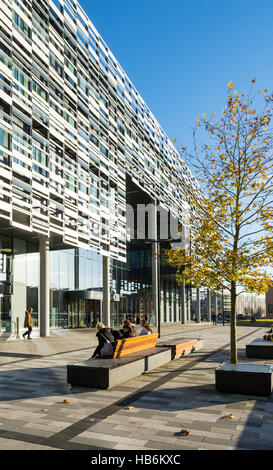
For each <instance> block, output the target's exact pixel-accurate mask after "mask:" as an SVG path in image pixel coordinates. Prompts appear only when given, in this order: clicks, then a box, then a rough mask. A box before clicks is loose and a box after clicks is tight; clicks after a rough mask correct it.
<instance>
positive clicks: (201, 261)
mask: <svg viewBox="0 0 273 470" xmlns="http://www.w3.org/2000/svg"><path fill="white" fill-rule="evenodd" d="M255 82H256V78H255V79H253V80H252V84H251V86H250V90H249V92H248V93H247V94H246V95H244V94H238V92H237V91H234V92H233V91H232V89H233V82H232V81H231V82H230V83H229V84H228V89H229V90H228V97H227V102H226V105H225V107H224V109H223V111H222V114H221V117H220V119H218V120H217V118H216V116H215V115H212V116H211V118H210V119H207V117H206V115H205V114H203V115H202V116H199V117H198V119H197V123H196V126H195V129H194V151H193V153H192V154H189V153H188V152H187V149H185V148H183V149H182V151H181V154H182V157H183V158H184V159H186V160H187V162H188V163H189V165H191V167H192V168H193V171H194V173H195V175H196V177H197V179H198V180H199V182H200V191H196V189H195V188H193V187H191V186H190V185H189V184H188V185H187V187H186V196H187V198H188V201H189V204H190V206H191V208H192V210H191V227H192V230H191V235H190V244H189V245H188V246H187V247H186V248H184V249H183V250H175V249H173V248H171V249H169V250H167V251H166V252H165V258H166V260H167V262H168V263H169V264H171V265H172V266H173V267H175V268H176V270H177V280H178V282H179V283H181V282H182V280H184V281H185V283H186V284H191V285H195V286H196V287H200V286H207V287H208V288H211V289H212V290H215V291H220V290H221V289H222V288H224V289H228V290H229V291H230V295H231V316H230V361H231V363H236V362H237V345H236V299H237V296H238V295H239V294H240V293H242V292H253V293H257V294H262V293H265V292H266V291H267V289H268V287H269V285H271V276H270V275H269V274H268V272H267V266H269V265H270V264H271V263H272V262H273V238H272V231H273V227H272V221H273V206H272V203H273V185H272V184H273V158H272V147H273V138H272V134H271V129H270V123H271V120H272V103H273V95H269V94H268V93H267V90H264V92H263V94H261V91H260V90H258V93H257V96H256V99H257V98H259V99H260V100H262V106H261V110H260V112H258V111H256V109H254V104H253V103H254V98H253V88H254V83H255ZM262 95H263V96H262ZM201 129H202V130H204V131H205V135H206V136H207V137H209V139H208V140H209V143H206V144H204V143H201V144H198V143H197V130H201ZM182 164H183V163H182ZM184 184H185V183H184Z"/></svg>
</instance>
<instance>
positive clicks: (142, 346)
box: [113, 333, 158, 359]
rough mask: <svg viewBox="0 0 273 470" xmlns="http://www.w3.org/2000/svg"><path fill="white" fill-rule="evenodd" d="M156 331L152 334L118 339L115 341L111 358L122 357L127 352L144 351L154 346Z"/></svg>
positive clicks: (156, 337) (156, 336) (156, 338)
mask: <svg viewBox="0 0 273 470" xmlns="http://www.w3.org/2000/svg"><path fill="white" fill-rule="evenodd" d="M157 340H158V333H155V334H152V335H143V336H135V337H133V338H126V339H119V340H118V341H117V343H116V348H115V352H114V355H113V358H114V359H116V358H118V357H124V356H127V355H128V354H134V353H136V352H140V351H145V350H146V349H151V348H154V347H155V346H156V342H157Z"/></svg>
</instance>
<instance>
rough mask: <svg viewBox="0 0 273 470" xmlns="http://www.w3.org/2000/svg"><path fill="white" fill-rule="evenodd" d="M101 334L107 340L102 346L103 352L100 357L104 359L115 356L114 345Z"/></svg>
mask: <svg viewBox="0 0 273 470" xmlns="http://www.w3.org/2000/svg"><path fill="white" fill-rule="evenodd" d="M100 334H101V336H102V337H103V338H104V339H105V343H104V345H103V346H102V348H101V351H100V356H102V357H104V356H113V354H114V347H113V345H112V344H111V343H110V341H109V340H108V339H107V338H105V336H104V335H103V334H102V333H100Z"/></svg>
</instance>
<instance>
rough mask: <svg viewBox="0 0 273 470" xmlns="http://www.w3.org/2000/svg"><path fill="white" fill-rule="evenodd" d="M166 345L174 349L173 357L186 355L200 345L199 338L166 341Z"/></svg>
mask: <svg viewBox="0 0 273 470" xmlns="http://www.w3.org/2000/svg"><path fill="white" fill-rule="evenodd" d="M163 346H165V347H169V348H171V349H172V351H173V359H174V358H175V357H177V356H182V355H185V354H186V353H189V352H193V351H195V349H196V348H197V346H198V340H197V339H189V340H187V339H185V340H183V339H181V340H178V341H170V342H168V343H164V345H163Z"/></svg>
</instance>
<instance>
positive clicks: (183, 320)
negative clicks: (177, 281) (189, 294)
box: [181, 279, 187, 324]
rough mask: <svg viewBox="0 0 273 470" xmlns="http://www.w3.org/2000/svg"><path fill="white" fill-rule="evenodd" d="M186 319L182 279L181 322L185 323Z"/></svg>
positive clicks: (183, 282)
mask: <svg viewBox="0 0 273 470" xmlns="http://www.w3.org/2000/svg"><path fill="white" fill-rule="evenodd" d="M186 321H187V305H186V288H185V280H184V279H183V281H182V286H181V323H182V324H185V323H186Z"/></svg>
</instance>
